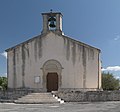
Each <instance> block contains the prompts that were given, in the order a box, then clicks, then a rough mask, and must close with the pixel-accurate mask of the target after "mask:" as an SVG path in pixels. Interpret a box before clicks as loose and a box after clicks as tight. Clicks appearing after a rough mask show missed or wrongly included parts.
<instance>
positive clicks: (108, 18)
mask: <svg viewBox="0 0 120 112" xmlns="http://www.w3.org/2000/svg"><path fill="white" fill-rule="evenodd" d="M50 9H53V11H55V12H57V11H58V12H61V13H62V14H63V32H64V33H65V35H68V36H70V37H72V38H74V39H77V40H79V41H82V42H84V43H87V44H89V45H92V46H95V47H97V48H99V49H101V60H102V66H103V70H104V71H110V72H112V73H114V74H115V77H117V78H118V77H120V0H0V75H5V74H6V66H7V65H6V58H5V53H4V50H5V49H7V48H9V47H12V46H14V45H16V44H19V43H21V42H24V41H25V40H27V39H30V38H32V37H34V36H36V35H39V34H40V33H41V31H42V16H41V13H42V12H49V11H50Z"/></svg>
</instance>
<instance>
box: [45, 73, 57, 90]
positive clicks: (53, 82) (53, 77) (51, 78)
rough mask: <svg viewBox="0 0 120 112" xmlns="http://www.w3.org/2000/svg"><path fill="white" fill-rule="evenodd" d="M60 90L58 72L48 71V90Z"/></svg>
mask: <svg viewBox="0 0 120 112" xmlns="http://www.w3.org/2000/svg"><path fill="white" fill-rule="evenodd" d="M57 90H58V74H57V73H48V74H47V92H51V91H57Z"/></svg>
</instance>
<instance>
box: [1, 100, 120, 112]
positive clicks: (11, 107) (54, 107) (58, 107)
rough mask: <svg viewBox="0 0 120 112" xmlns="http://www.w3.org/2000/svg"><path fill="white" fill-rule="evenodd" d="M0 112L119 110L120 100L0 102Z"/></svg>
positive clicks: (92, 111) (100, 111) (99, 111)
mask: <svg viewBox="0 0 120 112" xmlns="http://www.w3.org/2000/svg"><path fill="white" fill-rule="evenodd" d="M0 112H120V101H118V102H94V103H65V104H13V103H0Z"/></svg>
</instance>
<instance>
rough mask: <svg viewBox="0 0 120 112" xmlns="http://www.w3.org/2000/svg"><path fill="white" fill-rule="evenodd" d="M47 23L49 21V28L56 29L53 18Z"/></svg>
mask: <svg viewBox="0 0 120 112" xmlns="http://www.w3.org/2000/svg"><path fill="white" fill-rule="evenodd" d="M48 21H49V26H50V27H51V28H54V27H56V25H55V21H56V19H55V18H54V17H53V16H52V17H50V18H49V19H48Z"/></svg>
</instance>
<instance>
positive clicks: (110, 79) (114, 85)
mask: <svg viewBox="0 0 120 112" xmlns="http://www.w3.org/2000/svg"><path fill="white" fill-rule="evenodd" d="M119 83H120V80H119V79H116V78H115V77H114V76H113V74H112V73H109V72H108V73H104V72H103V73H102V88H103V90H118V89H119Z"/></svg>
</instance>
